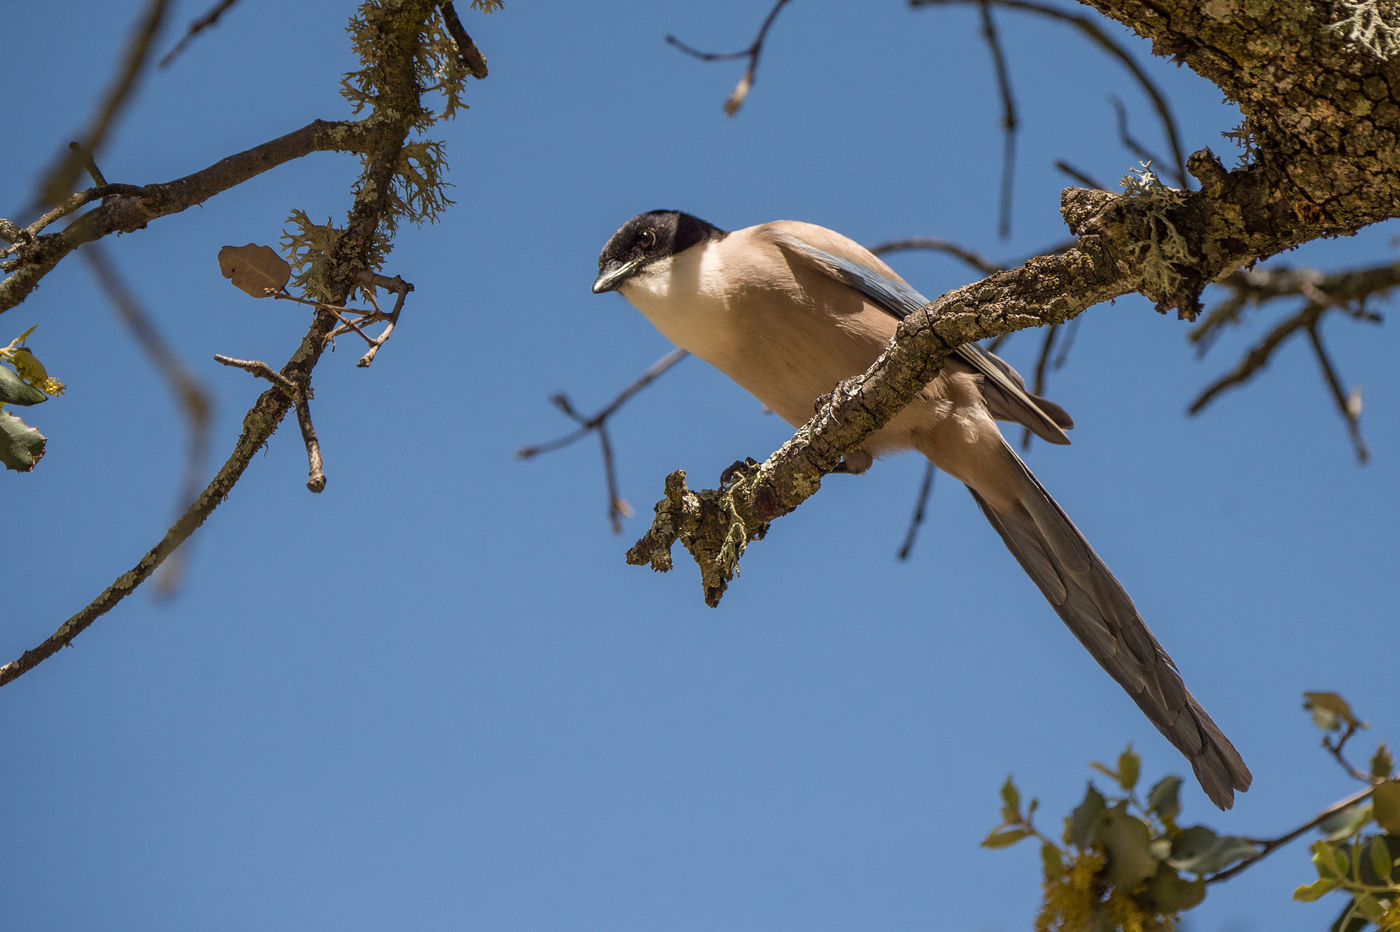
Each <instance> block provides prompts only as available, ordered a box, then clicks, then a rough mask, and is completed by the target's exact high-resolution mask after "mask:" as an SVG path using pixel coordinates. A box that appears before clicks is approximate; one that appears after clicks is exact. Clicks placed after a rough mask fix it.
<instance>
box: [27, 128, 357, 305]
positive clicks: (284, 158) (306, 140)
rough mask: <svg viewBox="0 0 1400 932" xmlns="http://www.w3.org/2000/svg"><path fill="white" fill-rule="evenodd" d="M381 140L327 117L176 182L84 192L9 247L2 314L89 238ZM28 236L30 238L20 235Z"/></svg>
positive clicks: (131, 228)
mask: <svg viewBox="0 0 1400 932" xmlns="http://www.w3.org/2000/svg"><path fill="white" fill-rule="evenodd" d="M375 138H376V137H375V136H374V134H373V133H372V132H371V130H370V129H369V128H368V126H367V125H366V121H364V120H359V121H355V122H328V121H325V120H314V121H312V122H311V123H309V124H307V125H306V126H303V127H302V128H300V129H297V130H293V131H292V132H290V133H287V134H286V135H285V136H280V137H278V138H277V139H273V140H270V141H268V142H265V143H262V144H261V145H257V146H254V147H253V148H251V149H248V150H246V151H243V152H239V153H237V154H235V155H230V156H228V157H227V158H224V159H221V160H219V161H218V162H215V163H214V164H213V165H210V166H208V167H207V168H204V169H201V170H200V171H197V172H194V173H193V174H190V175H186V176H185V177H183V178H176V179H175V180H174V181H167V182H163V183H156V184H149V185H140V186H134V185H106V186H104V187H102V188H94V189H92V190H90V191H85V192H83V193H82V194H80V195H74V196H73V197H74V198H76V200H73V199H70V198H67V197H65V198H63V199H62V200H63V206H62V207H61V208H58V209H57V210H58V213H56V214H55V212H54V211H50V212H49V213H48V214H45V215H44V216H43V217H41V218H40V219H39V220H38V221H35V223H34V224H31V225H30V226H29V227H26V228H25V229H24V230H23V231H21V232H22V233H24V234H27V237H28V239H27V240H26V241H25V242H23V243H16V246H15V247H13V248H12V249H11V250H7V252H10V251H13V252H16V253H17V258H15V259H11V260H8V261H7V262H6V263H5V264H4V266H3V268H4V271H5V272H7V273H8V274H7V275H6V277H5V278H4V279H3V280H0V313H3V312H4V311H7V310H9V309H10V308H12V307H14V306H16V305H17V304H19V303H20V302H21V301H23V300H24V299H25V298H26V297H28V296H29V293H30V292H31V291H33V290H34V288H35V287H37V286H38V284H39V282H40V281H42V280H43V278H44V276H45V275H47V274H48V273H49V272H50V271H52V270H53V268H54V267H55V266H56V265H58V263H59V262H61V261H62V260H63V259H64V258H66V257H67V256H68V255H69V254H70V253H72V252H73V250H75V249H77V248H78V247H79V246H81V245H83V244H84V243H90V242H93V241H95V240H98V239H101V238H102V237H104V236H107V235H108V234H111V233H130V232H133V231H135V230H139V229H141V228H143V227H145V226H146V225H147V224H148V223H150V222H151V221H152V220H155V219H158V218H160V217H166V216H169V215H171V214H176V213H179V212H180V211H183V210H185V209H187V208H189V207H192V206H194V205H195V204H202V203H204V202H205V201H207V200H209V198H211V197H213V196H214V195H216V194H219V193H220V192H223V191H227V190H228V189H229V188H232V187H235V186H237V185H239V184H242V183H243V182H245V181H247V180H248V179H249V178H253V177H255V176H257V175H260V174H262V173H263V172H265V171H270V170H271V169H273V168H276V167H277V166H278V165H281V164H283V163H284V162H289V161H291V160H293V159H298V158H301V157H302V156H305V155H308V154H310V153H312V152H355V153H359V154H365V153H367V152H368V151H369V147H370V146H371V145H372V144H373V142H374V139H375ZM97 198H102V201H103V202H102V204H101V205H99V206H97V207H95V208H93V209H92V210H90V211H88V212H87V213H85V214H83V215H81V216H79V217H77V218H76V219H75V220H74V221H73V222H72V223H70V224H68V225H67V226H66V227H64V228H63V229H62V230H60V231H59V232H57V233H44V234H41V233H40V232H39V231H40V230H42V229H43V227H44V226H45V225H47V224H48V223H52V222H53V220H55V219H57V218H58V217H59V216H62V215H64V214H66V213H71V212H72V211H73V210H76V209H77V208H78V207H80V206H82V205H83V204H86V203H89V202H91V201H93V200H95V199H97ZM20 238H21V239H25V237H20Z"/></svg>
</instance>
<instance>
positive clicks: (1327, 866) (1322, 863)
mask: <svg viewBox="0 0 1400 932" xmlns="http://www.w3.org/2000/svg"><path fill="white" fill-rule="evenodd" d="M1312 853H1313V856H1312V862H1313V866H1314V867H1316V868H1317V876H1318V877H1321V878H1324V879H1332V880H1337V879H1340V878H1342V877H1345V876H1346V873H1347V865H1348V861H1349V859H1348V858H1347V853H1346V851H1345V850H1344V849H1342V848H1339V847H1336V846H1334V845H1332V844H1331V843H1329V842H1325V841H1315V842H1313V844H1312Z"/></svg>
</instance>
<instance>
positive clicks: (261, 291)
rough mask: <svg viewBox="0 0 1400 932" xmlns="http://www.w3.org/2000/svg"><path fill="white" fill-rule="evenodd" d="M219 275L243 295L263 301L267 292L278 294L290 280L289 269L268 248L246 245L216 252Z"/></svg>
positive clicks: (252, 244)
mask: <svg viewBox="0 0 1400 932" xmlns="http://www.w3.org/2000/svg"><path fill="white" fill-rule="evenodd" d="M219 271H220V272H222V273H224V278H227V279H229V280H230V281H232V282H233V286H234V287H235V288H237V289H238V290H239V291H242V292H243V293H244V294H250V295H252V296H253V297H255V298H266V297H267V296H268V289H271V290H272V291H281V290H282V289H283V288H285V287H286V285H287V282H288V281H289V280H290V279H291V277H292V267H291V266H290V265H288V264H287V260H286V259H283V258H282V257H281V256H279V255H277V252H276V250H274V249H273V248H272V247H271V246H259V245H258V244H256V243H248V244H247V245H246V246H225V247H224V248H223V249H220V250H219Z"/></svg>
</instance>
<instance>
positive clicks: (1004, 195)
mask: <svg viewBox="0 0 1400 932" xmlns="http://www.w3.org/2000/svg"><path fill="white" fill-rule="evenodd" d="M977 7H978V10H979V11H980V12H981V16H982V38H984V39H986V40H987V48H988V50H989V51H990V52H991V54H992V66H993V68H994V70H995V71H996V76H997V90H998V91H1000V92H1001V128H1002V151H1001V209H1000V211H999V216H998V218H997V235H998V236H1000V237H1001V238H1002V239H1007V238H1008V237H1010V236H1011V189H1012V183H1013V181H1014V180H1015V177H1016V126H1017V123H1016V99H1015V98H1014V97H1013V96H1012V94H1011V74H1010V71H1009V70H1008V69H1007V67H1006V53H1005V51H1003V49H1002V47H1001V36H1000V35H999V34H998V33H997V27H996V21H995V20H993V19H992V0H980V2H979V3H978V4H977Z"/></svg>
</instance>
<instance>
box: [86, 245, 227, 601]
mask: <svg viewBox="0 0 1400 932" xmlns="http://www.w3.org/2000/svg"><path fill="white" fill-rule="evenodd" d="M82 255H83V258H84V259H85V260H87V263H88V265H89V266H90V267H91V268H92V273H93V275H94V276H95V277H96V278H97V282H98V284H99V285H101V287H102V290H103V291H104V292H106V294H107V298H108V300H110V301H111V302H112V307H113V308H114V309H115V310H116V312H117V316H118V317H119V318H120V319H121V321H122V323H123V324H125V325H126V328H127V329H128V330H129V331H131V335H132V336H133V337H135V339H136V343H137V345H138V346H140V347H141V349H142V351H143V352H145V354H146V358H147V359H149V360H150V361H151V365H152V366H154V367H155V370H156V371H157V372H159V373H160V375H161V377H162V378H164V379H165V381H166V383H167V384H168V385H169V386H170V392H171V394H172V395H174V396H175V401H176V405H177V407H178V408H179V409H180V412H181V413H182V414H183V415H184V417H185V424H186V427H187V428H188V430H189V443H188V445H187V447H186V452H185V469H184V479H183V480H182V481H181V482H180V491H179V493H178V495H177V496H176V502H175V512H176V514H179V513H180V512H181V511H183V510H184V509H185V508H186V507H188V506H189V504H190V503H191V502H193V501H194V500H195V497H196V496H197V495H198V494H199V487H200V482H201V480H202V478H203V476H204V470H205V466H206V464H207V462H208V458H209V428H210V420H211V417H210V416H211V413H212V407H213V405H212V402H211V401H210V398H209V393H208V392H206V391H205V390H204V388H203V386H201V385H200V384H199V380H198V379H196V378H195V377H194V375H192V374H191V373H190V371H189V370H188V369H187V368H185V365H184V363H182V362H181V361H180V357H179V356H178V355H176V353H175V351H174V350H172V349H171V348H170V344H168V343H166V342H165V338H164V337H163V336H161V334H160V330H159V329H158V328H157V327H156V325H155V323H154V322H153V321H152V320H151V318H150V316H149V315H148V314H146V312H145V311H144V310H142V308H141V303H140V302H139V301H138V300H137V299H136V295H135V294H133V293H132V291H131V289H130V288H128V287H127V285H126V282H125V281H124V280H123V279H122V277H121V275H120V273H118V272H117V268H116V266H115V265H113V264H112V262H111V260H110V259H109V258H108V257H107V252H106V250H105V249H103V248H102V244H101V243H91V244H89V245H88V248H87V249H84V250H83V251H82ZM179 575H180V563H179V558H177V559H175V560H172V561H170V562H168V563H167V564H166V567H165V570H164V571H163V572H162V574H161V579H160V585H159V586H158V588H159V589H160V590H161V591H165V592H168V591H170V590H172V589H174V588H175V585H176V582H177V580H178V579H179Z"/></svg>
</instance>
